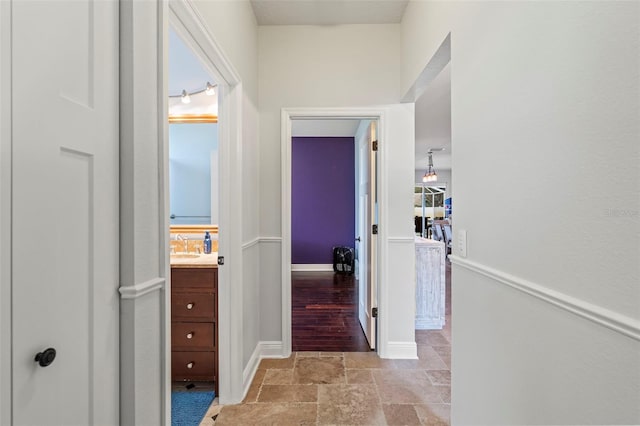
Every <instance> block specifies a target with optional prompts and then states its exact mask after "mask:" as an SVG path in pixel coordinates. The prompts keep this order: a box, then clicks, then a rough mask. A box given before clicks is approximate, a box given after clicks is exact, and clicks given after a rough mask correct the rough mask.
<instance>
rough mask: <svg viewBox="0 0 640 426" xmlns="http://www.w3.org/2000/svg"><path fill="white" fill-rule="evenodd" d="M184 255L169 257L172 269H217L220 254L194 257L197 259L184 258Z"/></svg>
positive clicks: (212, 253)
mask: <svg viewBox="0 0 640 426" xmlns="http://www.w3.org/2000/svg"><path fill="white" fill-rule="evenodd" d="M182 256H184V255H181V254H180V253H178V254H175V255H174V254H172V255H171V256H169V262H170V263H171V267H172V268H217V267H218V252H211V253H210V254H199V255H195V254H194V255H193V256H197V257H186V256H185V257H182Z"/></svg>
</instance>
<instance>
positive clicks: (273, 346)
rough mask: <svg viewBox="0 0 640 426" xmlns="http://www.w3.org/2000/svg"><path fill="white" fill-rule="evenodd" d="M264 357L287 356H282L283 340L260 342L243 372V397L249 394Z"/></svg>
mask: <svg viewBox="0 0 640 426" xmlns="http://www.w3.org/2000/svg"><path fill="white" fill-rule="evenodd" d="M264 358H285V357H283V356H282V342H278V341H274V342H258V344H257V345H256V347H255V348H254V350H253V353H252V354H251V357H250V358H249V362H247V366H246V367H245V369H244V371H243V372H242V380H243V392H242V399H244V398H245V397H246V396H247V393H248V392H249V388H250V387H251V382H253V378H254V377H255V375H256V371H258V367H259V366H260V361H261V360H262V359H264Z"/></svg>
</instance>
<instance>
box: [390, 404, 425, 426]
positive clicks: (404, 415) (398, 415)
mask: <svg viewBox="0 0 640 426" xmlns="http://www.w3.org/2000/svg"><path fill="white" fill-rule="evenodd" d="M382 409H383V410H384V416H385V418H386V419H387V424H388V425H406V426H414V425H418V426H419V425H421V423H420V419H419V418H418V415H417V414H416V410H415V408H413V405H411V404H382Z"/></svg>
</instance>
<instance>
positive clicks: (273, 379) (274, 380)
mask: <svg viewBox="0 0 640 426" xmlns="http://www.w3.org/2000/svg"><path fill="white" fill-rule="evenodd" d="M262 383H263V384H265V385H290V384H292V383H293V370H289V369H283V368H276V369H269V370H266V374H265V375H264V380H263V381H262Z"/></svg>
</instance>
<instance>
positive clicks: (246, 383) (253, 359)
mask: <svg viewBox="0 0 640 426" xmlns="http://www.w3.org/2000/svg"><path fill="white" fill-rule="evenodd" d="M260 351H261V342H258V344H257V345H256V347H255V348H254V349H253V353H252V354H251V356H250V357H249V362H247V365H246V367H245V368H244V370H243V371H242V399H244V397H245V396H246V395H247V392H249V387H250V386H251V382H252V381H253V377H254V376H255V375H256V371H257V370H258V366H259V365H260V360H261V359H262V358H261V357H260Z"/></svg>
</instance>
